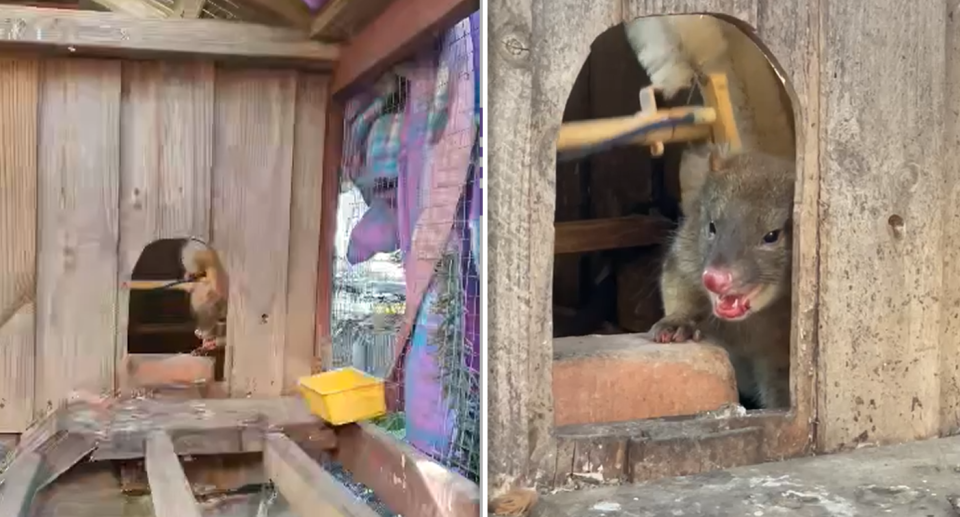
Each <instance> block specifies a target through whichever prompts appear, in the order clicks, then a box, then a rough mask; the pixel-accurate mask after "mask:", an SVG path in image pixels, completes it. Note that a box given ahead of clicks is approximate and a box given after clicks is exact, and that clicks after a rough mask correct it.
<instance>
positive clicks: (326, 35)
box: [0, 0, 394, 42]
mask: <svg viewBox="0 0 960 517" xmlns="http://www.w3.org/2000/svg"><path fill="white" fill-rule="evenodd" d="M393 1H394V0H311V1H310V2H309V3H310V4H314V5H319V8H318V9H315V10H314V9H312V8H311V7H310V5H308V2H306V1H304V0H4V1H0V4H7V5H20V6H30V7H48V8H57V9H74V10H84V11H112V12H116V13H122V14H127V15H131V16H136V17H140V18H204V19H216V20H230V21H238V22H247V23H256V24H260V25H269V26H274V27H292V28H296V29H302V30H305V31H310V34H311V36H312V37H314V38H315V39H318V40H320V41H327V42H344V41H346V40H348V39H350V38H351V37H352V36H353V35H355V34H357V33H358V32H359V31H360V30H361V29H362V28H363V27H365V26H366V25H367V24H368V23H370V21H372V20H373V19H374V18H376V16H377V15H378V14H380V13H381V12H382V11H383V10H384V9H386V8H387V7H388V6H389V5H390V4H391V3H393Z"/></svg>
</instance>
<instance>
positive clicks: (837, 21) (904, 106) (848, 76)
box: [818, 0, 956, 451]
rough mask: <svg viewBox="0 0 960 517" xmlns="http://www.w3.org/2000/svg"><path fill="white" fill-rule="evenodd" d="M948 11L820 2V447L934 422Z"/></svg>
mask: <svg viewBox="0 0 960 517" xmlns="http://www.w3.org/2000/svg"><path fill="white" fill-rule="evenodd" d="M946 15H947V11H946V9H945V8H944V4H943V2H928V3H924V4H922V5H921V4H916V5H914V4H911V5H909V6H908V5H906V4H903V3H897V2H893V1H890V0H885V1H879V2H871V3H870V4H869V5H868V4H862V5H861V4H857V5H852V4H845V3H843V2H825V3H824V5H823V12H822V13H821V23H822V30H823V32H822V35H821V37H822V38H823V42H822V52H823V55H822V59H823V63H822V68H821V74H822V77H823V78H824V80H823V83H822V86H821V91H820V95H821V98H822V102H823V105H822V110H821V113H822V114H823V126H822V128H821V129H822V133H821V142H822V143H821V146H822V150H823V151H822V152H823V154H822V156H821V163H820V166H821V171H822V172H821V174H822V177H821V206H822V207H823V210H822V212H821V221H820V225H821V226H820V227H821V234H820V246H821V248H820V249H821V251H820V252H821V268H820V342H821V343H823V346H821V348H820V364H819V374H820V385H821V389H822V393H821V396H820V404H819V406H820V415H819V421H820V431H819V437H818V438H819V444H820V447H821V448H822V449H823V450H825V451H833V450H837V449H841V448H847V447H854V446H856V445H858V444H860V443H876V442H880V443H889V442H901V441H911V440H916V439H921V438H927V437H930V436H933V435H935V434H937V433H938V432H939V413H940V410H939V400H940V385H941V382H942V380H943V379H940V378H939V376H938V375H935V374H934V372H938V371H940V349H939V346H938V343H939V339H940V335H941V330H940V325H941V321H940V318H941V304H942V303H943V302H942V294H943V292H944V286H943V283H942V281H943V272H944V268H943V256H942V255H941V251H940V244H938V243H943V242H949V241H943V240H942V239H943V236H944V223H943V218H942V215H943V213H942V212H940V211H938V210H939V209H940V207H942V206H943V203H944V197H945V196H944V190H943V189H944V185H945V179H946V177H945V175H944V143H943V137H944V113H945V112H946V111H948V108H946V105H945V104H944V101H945V99H946V95H945V89H946V88H945V87H946V81H945V80H944V70H945V65H946V62H945V55H946V49H945V43H946V33H945V31H946V27H947V19H946ZM881 33H882V34H883V37H882V38H881V37H878V35H879V34H881ZM868 46H869V48H870V49H871V50H870V52H864V51H863V49H864V48H867V47H868ZM854 55H855V56H858V58H857V59H851V56H854ZM878 78H898V80H878ZM920 85H923V87H920ZM931 210H933V214H935V215H932V214H931ZM949 244H950V245H953V243H952V242H950V243H949ZM951 338H952V339H955V337H953V336H951ZM954 375H956V372H953V373H952V374H951V378H952V377H953V376H954Z"/></svg>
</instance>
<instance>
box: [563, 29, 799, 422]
mask: <svg viewBox="0 0 960 517" xmlns="http://www.w3.org/2000/svg"><path fill="white" fill-rule="evenodd" d="M769 56H770V53H769V51H768V50H767V49H765V48H763V47H762V45H760V44H758V41H757V40H756V37H755V35H752V34H748V33H747V32H746V31H745V30H744V28H743V27H741V26H739V25H738V24H737V23H735V22H733V21H732V20H729V19H727V18H720V17H714V16H709V15H697V14H691V15H674V16H652V17H645V18H639V19H637V20H634V21H630V22H627V23H626V24H618V25H615V26H613V27H611V28H609V29H608V30H606V31H604V32H603V33H601V34H600V35H599V36H598V37H597V38H596V39H595V40H594V42H593V44H592V45H591V52H590V54H589V56H588V57H587V59H586V62H585V63H584V64H583V66H582V68H581V70H580V73H579V74H578V76H577V78H576V81H575V83H574V85H573V88H572V90H571V92H570V95H569V97H568V100H567V103H566V107H565V110H564V114H563V122H564V127H563V129H561V135H560V139H559V140H558V145H559V146H560V147H563V145H564V142H569V139H568V138H567V137H570V136H571V135H573V136H574V137H575V138H576V139H586V138H589V137H590V136H589V135H588V134H587V133H588V130H587V129H586V126H585V125H580V126H579V127H578V128H577V129H578V131H580V132H579V133H576V134H573V133H571V132H568V131H571V129H570V128H572V127H573V126H572V125H568V123H570V122H578V123H579V122H580V121H594V122H596V121H598V120H608V121H613V120H614V119H616V118H623V117H633V116H635V115H636V114H638V113H639V112H647V111H648V110H651V109H655V110H659V113H663V114H664V115H665V114H666V113H667V111H668V110H674V111H676V110H678V109H687V108H691V109H693V108H701V107H709V108H714V109H715V111H717V112H720V111H722V109H723V107H727V106H728V107H729V108H730V109H731V111H732V115H733V118H734V119H735V121H736V127H737V132H736V133H735V135H734V136H735V137H736V138H735V139H734V140H736V141H735V142H731V141H727V140H729V135H721V134H720V133H719V132H718V131H717V130H716V126H714V127H712V128H711V127H708V126H701V127H699V128H696V127H694V126H692V125H690V124H687V125H684V126H679V127H680V129H676V130H674V134H673V135H674V136H675V135H677V134H680V133H684V132H685V134H686V135H687V136H686V137H684V138H679V139H676V140H673V141H671V140H670V139H669V138H668V139H667V140H665V141H664V140H662V139H655V138H645V139H643V141H642V143H639V142H640V139H635V140H634V143H632V144H626V145H618V146H615V147H612V148H609V149H607V150H602V151H598V152H592V153H591V154H589V155H586V156H580V157H578V158H573V159H565V157H564V152H569V151H570V149H569V148H558V151H559V154H558V162H557V166H556V172H557V177H556V178H557V179H556V211H555V243H554V253H555V256H554V273H553V301H552V307H553V313H552V314H553V333H554V338H555V339H554V342H553V345H554V350H553V357H554V365H553V376H554V377H553V395H554V420H555V424H556V425H557V426H571V425H573V426H579V425H602V424H610V423H617V422H629V421H635V420H641V419H650V418H662V417H676V416H687V415H695V414H699V413H703V412H711V411H721V412H723V411H730V410H731V409H732V410H734V411H741V408H745V409H747V410H756V409H772V410H779V411H785V410H787V409H788V406H789V403H790V390H791V387H790V381H789V373H788V372H789V370H790V361H791V354H790V341H791V326H792V323H791V317H790V313H791V303H792V299H791V293H790V291H789V288H790V286H791V285H792V284H793V282H792V278H791V272H790V268H789V265H787V266H786V267H784V266H783V265H782V264H784V263H786V264H789V261H790V258H791V257H792V253H793V251H792V250H791V247H790V246H789V244H785V242H786V243H789V240H788V239H786V238H782V236H787V237H788V236H790V235H792V234H793V233H794V228H793V226H792V224H791V222H790V221H791V218H790V216H791V214H792V213H793V210H794V207H793V205H794V196H793V194H792V184H793V182H794V181H795V179H796V177H797V174H796V167H795V165H794V164H795V162H796V142H797V139H796V135H795V124H794V117H795V114H794V111H795V109H796V108H795V106H794V105H793V98H794V95H793V94H792V92H791V90H790V86H789V85H787V84H785V79H784V74H783V73H781V72H780V71H778V70H777V69H776V65H775V64H773V63H772V61H771V58H770V57H769ZM711 74H719V75H720V76H722V78H723V79H724V80H725V81H726V92H728V93H729V96H728V99H720V100H717V99H715V97H716V91H715V90H712V89H711V85H710V84H709V81H710V80H711V79H710V78H711V77H713V75H711ZM614 78H615V80H613V79H614ZM654 82H655V83H656V86H657V87H658V89H657V90H655V92H650V91H648V92H647V94H648V96H647V97H644V94H643V93H641V91H642V90H644V89H645V88H647V87H649V86H651V84H652V83H654ZM659 87H664V89H660V88H659ZM650 93H654V94H655V95H649V94H650ZM718 102H719V104H720V106H718V105H717V104H718ZM651 113H652V112H651ZM590 131H596V132H600V131H603V129H602V128H600V127H599V126H595V127H592V128H590ZM707 143H709V145H707ZM735 144H739V145H741V146H742V152H743V153H744V154H751V155H752V154H756V153H763V154H764V155H768V156H772V157H775V159H776V163H778V164H779V165H781V166H782V167H781V168H780V170H782V171H783V174H781V177H782V178H784V181H783V184H784V188H783V189H781V190H780V192H781V194H782V195H781V196H780V203H779V204H776V205H775V206H774V204H773V203H772V202H765V201H767V200H766V199H765V198H766V197H768V196H772V195H773V194H774V192H773V191H772V190H770V189H766V187H769V186H770V185H765V186H764V187H765V191H764V192H765V194H764V196H763V198H757V197H756V196H757V194H753V197H752V198H748V197H742V196H740V197H737V198H731V199H727V200H725V201H723V202H722V203H720V204H719V205H717V204H715V205H713V208H712V210H716V209H720V210H722V211H727V208H728V206H729V208H730V209H735V210H736V211H738V212H741V213H745V214H746V218H747V219H757V218H761V219H765V220H766V219H770V218H777V217H780V218H782V219H783V223H782V224H783V227H782V228H781V227H776V228H773V227H772V228H771V231H772V230H777V235H778V237H780V241H781V242H780V244H781V247H780V249H779V258H782V259H783V261H779V260H773V259H771V258H770V254H771V253H772V252H771V250H770V246H767V247H766V248H763V249H760V248H761V247H757V246H753V245H752V244H751V246H741V247H740V248H738V249H737V250H734V251H735V254H737V255H738V256H740V257H741V258H740V259H738V260H740V262H737V263H734V264H732V265H731V266H730V267H731V268H732V269H733V270H739V269H741V267H740V266H742V267H743V268H746V269H747V270H748V272H747V273H744V274H745V275H752V276H754V277H759V278H763V279H769V282H770V283H777V284H778V285H780V286H781V287H785V289H786V290H783V289H781V290H779V291H778V292H779V293H780V300H781V301H780V302H777V303H775V304H773V306H767V307H765V308H762V309H760V310H758V311H756V312H754V313H750V314H749V315H748V316H747V319H745V320H743V321H742V322H740V323H737V325H739V326H740V328H748V327H750V328H755V326H756V324H757V322H761V323H760V324H761V325H766V326H772V327H774V328H775V329H776V332H773V333H771V332H765V333H764V337H762V338H761V337H758V336H753V335H748V334H749V333H740V332H739V331H737V330H722V329H724V328H726V329H731V328H732V327H733V325H732V324H730V323H729V322H727V321H722V320H718V319H717V317H716V316H715V314H716V313H714V312H713V311H712V310H711V309H712V308H713V307H711V300H710V297H709V296H708V292H707V290H706V289H705V288H704V287H703V285H702V283H701V270H704V269H705V268H707V267H708V266H709V265H708V262H710V259H709V252H708V251H707V249H706V248H699V247H698V246H689V247H686V248H684V249H682V250H678V251H676V252H673V257H674V258H673V261H674V262H673V263H674V264H675V263H676V262H677V261H678V259H679V261H680V262H683V263H684V264H688V267H685V268H683V269H690V270H691V271H692V270H694V269H696V270H697V274H696V275H692V274H688V275H686V277H687V278H684V279H683V281H684V282H687V283H690V284H691V285H690V288H692V289H695V291H696V301H691V302H689V303H688V305H689V304H694V305H695V306H691V307H689V308H691V309H692V308H696V309H697V310H698V312H702V311H704V310H705V311H706V312H705V313H704V316H705V318H706V320H707V321H705V322H704V330H703V332H705V333H706V332H709V333H710V336H709V337H708V339H706V340H704V341H701V342H699V343H693V342H692V340H690V339H686V338H684V337H679V339H678V340H679V341H687V342H689V343H688V344H686V345H685V346H675V345H674V344H672V343H669V344H668V343H662V341H664V339H662V337H661V338H659V339H658V337H657V336H654V335H652V334H650V331H651V328H652V327H654V326H655V325H658V322H661V321H665V320H664V318H665V316H666V317H667V319H669V316H670V314H665V313H664V309H665V307H667V308H671V310H672V311H673V312H674V313H676V311H678V310H681V308H680V305H681V304H683V303H685V302H684V301H683V298H689V296H687V297H684V296H681V295H679V294H677V293H675V292H673V291H674V290H676V289H678V287H677V284H676V282H677V280H675V279H674V280H670V281H668V282H669V283H667V284H664V285H663V286H661V277H662V275H663V272H664V269H665V268H667V269H669V268H671V267H675V266H671V265H670V264H671V262H670V261H669V260H668V259H667V257H668V255H670V254H671V251H670V246H671V243H672V242H673V241H674V239H675V235H676V234H677V233H678V231H681V230H680V228H682V223H683V221H684V220H685V218H688V216H689V215H690V213H693V212H696V211H698V210H699V209H700V208H699V207H700V203H698V202H696V201H695V200H694V198H695V197H697V195H698V193H699V192H700V189H701V185H702V184H703V183H704V180H705V178H706V177H707V175H708V174H721V173H716V172H713V173H711V172H710V169H711V165H713V164H712V163H711V160H710V155H709V154H708V153H709V152H710V151H711V150H712V149H716V148H718V147H719V148H722V149H727V148H730V147H732V146H734V145H735ZM574 151H576V150H575V149H574ZM581 154H582V153H581ZM771 174H772V173H771ZM710 184H711V185H713V184H715V182H710ZM787 184H789V185H787ZM705 188H707V189H713V188H714V187H712V186H709V185H708V186H707V187H705ZM774 190H776V189H774ZM703 197H704V198H708V197H709V198H716V196H706V195H705V196H703ZM721 205H722V206H721ZM774 209H776V210H775V212H776V213H773V212H774ZM708 211H709V210H708ZM778 220H779V219H778ZM703 223H704V224H707V223H708V221H706V220H704V221H703ZM739 228H740V230H738V231H746V230H743V228H745V226H744V225H742V224H740V226H739ZM781 229H782V230H783V231H782V232H780V230H781ZM765 233H766V232H761V234H759V235H758V236H757V238H756V243H757V244H759V243H760V242H761V240H762V239H763V238H764V235H765ZM691 235H693V236H696V235H697V234H696V233H693V234H691ZM794 243H796V240H794ZM698 248H699V249H698ZM755 248H756V249H757V250H755ZM668 274H669V273H668ZM674 278H676V277H675V276H674ZM753 286H756V283H754V284H750V287H751V288H752V287H753ZM661 287H664V288H663V289H661ZM683 289H684V290H687V285H686V284H684V285H683ZM744 290H745V292H746V291H749V289H747V288H744ZM771 291H772V289H771ZM664 292H665V293H666V295H664ZM744 299H746V297H744ZM717 303H719V302H717ZM754 303H757V304H759V302H757V301H756V300H754ZM686 309H687V307H686V306H684V307H683V308H682V310H686ZM710 320H713V322H711V321H710ZM750 320H753V321H750ZM716 321H721V323H719V324H717V323H716ZM762 321H767V322H769V321H776V322H779V323H778V324H775V325H771V324H770V323H762ZM718 327H719V329H718ZM657 329H658V330H662V329H663V327H662V323H661V326H658V327H657ZM732 335H737V336H739V337H737V338H736V339H732V338H731V336H732ZM656 341H661V343H657V342H656ZM666 341H670V340H669V339H668V340H666ZM761 341H762V343H761ZM758 350H759V352H758ZM758 354H765V355H763V356H762V358H763V359H762V360H755V359H756V358H757V357H758ZM764 368H765V370H764ZM762 399H766V400H762ZM587 400H589V401H590V402H589V403H585V401H587Z"/></svg>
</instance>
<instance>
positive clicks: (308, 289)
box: [283, 75, 329, 392]
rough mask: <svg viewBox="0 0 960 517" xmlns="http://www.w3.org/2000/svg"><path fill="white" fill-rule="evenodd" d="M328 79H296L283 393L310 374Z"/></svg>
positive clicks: (312, 359) (312, 361)
mask: <svg viewBox="0 0 960 517" xmlns="http://www.w3.org/2000/svg"><path fill="white" fill-rule="evenodd" d="M328 85H329V77H328V76H318V75H301V76H300V79H299V81H298V82H297V113H296V126H295V128H294V143H293V153H294V155H293V180H292V193H291V204H290V251H289V254H290V255H289V265H288V266H287V268H288V273H287V334H286V340H287V346H286V352H285V354H284V360H285V362H286V363H285V367H284V375H283V389H284V391H285V392H293V391H295V390H296V389H297V379H299V378H300V377H302V376H305V375H310V371H311V368H312V366H313V363H314V357H315V354H316V343H315V342H316V339H315V338H316V312H317V281H318V277H317V263H318V260H319V256H320V247H321V244H320V212H321V209H322V199H321V197H322V196H321V191H322V188H323V186H322V185H323V141H324V138H325V132H326V131H325V130H326V115H327V113H326V110H327V97H328V95H329V92H328V90H329V89H328Z"/></svg>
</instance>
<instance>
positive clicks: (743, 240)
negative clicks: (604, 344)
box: [651, 153, 795, 408]
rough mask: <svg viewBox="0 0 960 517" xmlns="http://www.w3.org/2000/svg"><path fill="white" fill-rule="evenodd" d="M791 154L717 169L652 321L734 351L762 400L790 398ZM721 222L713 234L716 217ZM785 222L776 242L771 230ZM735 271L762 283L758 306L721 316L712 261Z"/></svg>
mask: <svg viewBox="0 0 960 517" xmlns="http://www.w3.org/2000/svg"><path fill="white" fill-rule="evenodd" d="M794 169H795V166H794V163H793V162H792V161H788V160H784V159H781V158H777V157H773V156H768V155H764V154H758V153H750V154H742V155H739V156H736V157H733V158H731V159H729V160H728V161H727V162H726V163H725V164H724V165H723V166H722V168H721V170H719V171H715V172H710V173H709V174H708V175H707V178H706V180H705V182H704V184H703V186H702V187H701V189H700V190H699V191H698V193H697V197H696V199H694V200H692V201H693V202H692V203H689V204H686V203H685V204H686V206H689V207H691V210H690V213H688V214H686V218H685V220H684V221H683V223H682V224H681V226H680V229H679V230H678V231H677V233H676V236H675V238H674V240H673V242H672V244H671V247H670V250H669V252H668V254H667V257H666V260H665V262H664V267H663V273H662V275H661V279H660V287H661V292H662V293H663V301H664V312H665V314H666V316H664V318H663V319H661V320H660V321H659V322H657V323H656V324H655V325H654V326H653V328H652V329H651V331H652V333H653V335H654V338H655V339H657V340H658V341H675V342H680V341H685V340H687V339H690V338H691V337H692V338H694V339H699V337H700V336H703V337H705V338H707V339H709V340H710V341H712V342H715V343H717V344H719V345H721V346H723V347H724V348H725V349H726V350H727V351H728V353H729V354H730V360H731V361H732V363H733V365H734V368H735V370H736V374H737V384H738V388H739V390H740V393H741V394H743V395H746V396H748V397H752V398H755V399H756V400H757V401H758V402H759V404H760V405H761V407H764V408H770V407H788V406H789V405H790V389H789V388H790V375H789V369H790V321H791V320H790V310H791V255H792V238H791V233H792V224H791V222H792V217H791V215H792V212H793V194H794V182H795V171H794ZM711 221H712V222H713V223H714V227H715V233H714V235H713V237H712V238H711V237H710V235H709V230H708V228H709V225H710V223H711ZM774 230H779V231H780V233H779V236H780V237H779V240H777V241H776V242H775V243H772V244H771V243H765V242H763V238H764V235H766V234H768V233H770V232H771V231H774ZM711 265H713V266H723V267H726V268H728V269H730V270H731V271H732V273H733V278H734V284H735V285H736V286H738V287H740V288H745V287H755V286H759V287H761V290H760V292H759V294H758V295H756V296H755V297H754V298H753V300H752V304H751V312H750V313H749V314H748V315H747V316H746V317H745V318H743V319H741V320H737V321H731V320H724V319H721V318H718V317H717V316H715V315H714V312H713V302H712V301H711V299H710V297H709V295H708V291H707V290H706V288H705V287H704V285H703V282H702V274H703V271H704V270H705V269H706V268H707V267H709V266H711Z"/></svg>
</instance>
